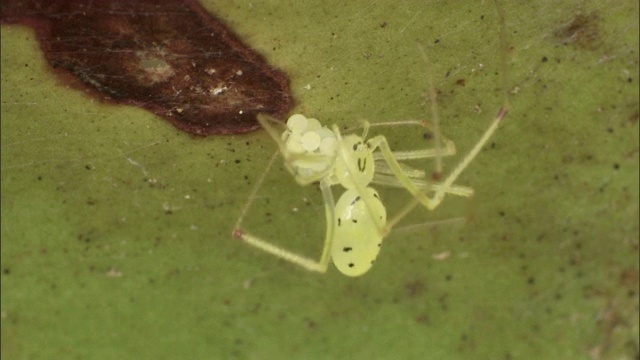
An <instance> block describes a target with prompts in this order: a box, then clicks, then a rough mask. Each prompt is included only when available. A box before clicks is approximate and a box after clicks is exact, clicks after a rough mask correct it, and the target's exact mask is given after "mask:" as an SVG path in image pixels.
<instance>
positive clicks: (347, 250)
mask: <svg viewBox="0 0 640 360" xmlns="http://www.w3.org/2000/svg"><path fill="white" fill-rule="evenodd" d="M351 250H353V248H352V247H348V246H347V247H343V248H342V251H344V252H349V251H351Z"/></svg>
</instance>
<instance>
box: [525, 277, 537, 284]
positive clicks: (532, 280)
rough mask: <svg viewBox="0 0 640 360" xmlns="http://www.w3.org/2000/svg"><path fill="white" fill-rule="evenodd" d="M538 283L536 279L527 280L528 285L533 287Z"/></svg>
mask: <svg viewBox="0 0 640 360" xmlns="http://www.w3.org/2000/svg"><path fill="white" fill-rule="evenodd" d="M535 283H536V279H535V278H534V277H530V278H528V279H527V284H529V285H533V284H535Z"/></svg>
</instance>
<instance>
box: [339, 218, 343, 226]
mask: <svg viewBox="0 0 640 360" xmlns="http://www.w3.org/2000/svg"><path fill="white" fill-rule="evenodd" d="M340 225H342V219H340V218H338V226H340Z"/></svg>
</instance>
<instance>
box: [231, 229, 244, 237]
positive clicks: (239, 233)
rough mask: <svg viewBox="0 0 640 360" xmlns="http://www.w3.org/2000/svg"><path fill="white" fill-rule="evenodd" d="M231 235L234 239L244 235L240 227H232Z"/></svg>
mask: <svg viewBox="0 0 640 360" xmlns="http://www.w3.org/2000/svg"><path fill="white" fill-rule="evenodd" d="M232 235H233V237H234V238H236V239H242V236H243V235H244V231H242V230H241V229H233V233H232Z"/></svg>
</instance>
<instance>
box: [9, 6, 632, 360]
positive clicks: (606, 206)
mask: <svg viewBox="0 0 640 360" xmlns="http://www.w3.org/2000/svg"><path fill="white" fill-rule="evenodd" d="M321 3H322V4H324V5H320V4H321ZM458 3H460V2H453V1H447V2H441V1H440V2H434V1H378V2H373V1H330V2H313V3H306V4H305V3H302V2H299V1H291V2H285V1H268V2H267V1H256V2H248V1H216V2H215V3H213V2H207V3H206V7H207V8H208V9H210V10H211V11H213V12H215V13H217V14H219V15H220V16H222V17H223V18H224V19H225V20H226V21H227V22H228V23H229V25H231V26H232V27H233V28H234V29H236V30H237V31H238V33H239V34H241V35H242V37H243V38H245V39H246V41H247V42H248V43H249V44H251V46H252V47H254V48H256V49H257V50H259V51H260V52H262V53H263V54H265V55H266V56H267V57H268V58H269V61H270V62H271V63H273V64H275V65H277V66H278V67H280V68H281V69H283V70H284V71H286V72H287V73H288V74H289V75H290V77H291V79H292V89H293V92H294V94H295V96H296V98H297V100H298V107H297V108H296V110H297V111H299V112H303V113H305V114H308V115H310V116H314V117H317V118H319V119H321V120H322V121H324V122H326V123H328V124H330V123H338V124H340V125H344V126H351V125H355V124H357V120H358V119H363V118H367V119H369V120H371V121H388V120H399V119H410V118H421V119H422V118H430V117H431V115H430V113H429V104H428V103H426V102H425V101H424V99H423V94H424V93H425V92H426V91H427V89H428V85H427V81H426V77H425V75H426V66H425V63H424V62H423V61H422V59H421V57H420V56H419V54H418V51H417V47H416V43H421V44H423V45H424V46H425V47H426V50H427V52H428V53H429V56H430V57H431V60H432V62H433V64H434V67H435V72H436V79H435V81H436V87H437V89H438V91H439V93H440V97H439V104H440V110H441V113H442V127H443V132H444V133H445V134H446V135H447V136H448V137H449V138H451V139H453V140H454V141H455V142H456V144H457V146H458V149H459V151H460V152H461V153H464V152H465V151H466V150H468V149H469V148H470V147H471V146H472V145H473V144H474V142H475V141H476V140H477V139H478V137H479V136H480V134H481V132H482V131H483V129H484V128H485V127H486V126H487V124H488V123H489V121H490V120H491V118H492V117H493V116H494V114H495V113H496V111H497V110H498V108H499V107H500V103H501V97H500V89H501V82H500V76H501V74H502V73H503V70H504V69H502V68H501V65H500V63H499V62H498V59H499V55H500V51H499V50H498V49H499V47H498V44H499V43H498V33H499V27H498V21H497V18H496V16H495V8H494V5H493V3H492V2H490V1H484V2H481V1H473V2H471V1H468V2H466V3H467V5H458ZM503 7H504V12H505V16H506V20H507V26H508V38H509V42H510V44H511V46H512V50H511V51H510V55H511V58H510V63H509V67H510V70H511V73H510V78H509V89H510V90H512V94H511V102H512V111H511V113H510V115H509V117H508V120H507V121H506V122H505V123H504V125H503V126H502V127H501V128H500V129H499V131H498V133H497V134H496V135H495V138H494V139H493V140H492V142H493V146H491V147H490V148H488V149H486V150H485V151H483V152H482V154H481V156H480V157H479V158H478V159H477V161H475V162H474V163H473V164H472V166H471V167H470V168H469V171H467V172H466V173H465V174H464V175H463V177H462V178H461V180H460V183H462V184H465V185H470V186H473V187H474V189H476V191H477V195H476V197H475V198H474V199H473V200H471V201H467V200H460V199H451V200H450V201H448V202H447V204H446V205H444V206H443V207H441V208H439V209H437V211H436V212H434V213H427V212H426V211H419V212H416V213H415V214H414V216H413V217H412V218H411V219H409V221H407V223H415V222H418V223H425V222H428V221H432V220H436V219H447V218H452V217H460V216H462V217H464V218H465V219H466V220H467V221H465V222H463V223H460V222H456V223H455V224H450V225H440V226H429V225H425V226H422V227H419V228H405V229H404V230H402V231H397V232H394V233H392V234H391V236H390V237H389V238H388V241H387V242H386V243H385V244H384V247H383V250H382V253H381V256H380V258H379V259H378V261H377V263H376V266H375V267H374V268H373V269H372V270H371V272H370V273H368V274H366V275H365V276H363V277H361V278H357V279H353V278H347V277H344V276H342V275H341V274H339V273H338V272H337V271H336V270H335V269H334V268H330V269H329V271H328V273H327V274H324V275H320V274H313V273H308V272H305V271H304V270H301V269H299V268H296V267H295V266H293V265H291V264H288V263H285V262H283V261H280V260H277V259H274V258H273V257H270V256H268V255H265V254H263V253H260V252H259V251H257V250H255V249H253V248H251V247H248V246H247V245H244V244H242V243H240V242H237V241H234V240H233V239H232V238H231V236H230V233H231V228H232V226H233V223H234V222H235V219H236V218H237V216H238V213H239V211H240V209H241V207H242V205H243V204H244V203H245V201H246V197H247V196H248V194H249V191H250V189H251V185H252V184H253V183H254V181H255V179H256V178H257V177H258V176H259V175H260V174H261V173H262V171H263V169H264V166H265V165H266V159H267V158H268V157H269V156H270V154H271V153H272V151H273V150H274V149H275V148H274V146H273V144H272V141H271V140H270V139H269V138H268V137H267V136H266V134H265V133H264V132H257V133H254V134H250V135H243V136H227V137H218V138H208V139H194V138H192V137H190V136H188V135H186V134H184V133H180V132H178V131H177V130H176V129H175V128H174V127H173V126H171V125H170V124H168V123H167V122H166V121H164V120H162V119H159V118H157V117H155V116H154V115H152V114H151V113H149V112H146V111H143V110H141V109H137V108H133V107H127V106H110V105H105V104H100V103H98V102H96V101H94V100H92V99H90V98H88V97H86V96H84V95H82V94H81V93H80V92H79V91H76V90H72V89H65V88H63V87H61V86H60V85H59V83H58V82H57V80H56V78H55V77H54V76H52V75H51V73H49V72H48V71H47V65H46V63H45V62H44V60H43V56H42V53H41V52H40V50H39V46H38V44H37V42H36V40H35V38H34V33H33V31H32V30H31V29H28V28H25V27H20V26H3V27H2V49H1V50H2V313H1V314H2V356H3V359H285V358H288V359H637V358H638V335H639V334H638V231H639V230H638V216H639V213H638V143H639V141H638V81H639V80H640V79H639V77H638V75H639V74H638V50H639V46H638V2H637V1H595V0H591V1H579V2H578V1H574V2H571V1H562V2H559V1H536V2H530V1H515V2H514V1H509V2H507V3H506V4H504V5H503ZM576 17H578V18H582V19H587V20H589V24H591V25H589V26H588V27H587V28H586V29H584V28H580V29H582V31H583V32H582V33H580V34H582V35H581V36H578V37H576V38H571V37H570V36H569V35H568V34H567V33H562V29H563V28H568V27H569V28H570V27H571V26H570V24H571V23H572V21H573V20H574V19H576ZM385 23H386V26H382V24H385ZM572 31H573V30H572ZM572 31H570V32H572ZM580 34H578V35H580ZM436 39H438V40H439V42H438V43H435V40H436ZM543 57H546V58H547V59H548V61H547V62H542V58H543ZM481 64H482V65H481ZM446 74H448V75H449V76H448V77H447V76H445V75H446ZM459 79H465V85H464V86H461V85H456V81H457V80H459ZM384 133H385V134H388V135H389V138H390V141H391V143H392V145H393V146H394V147H396V148H406V149H409V148H416V147H420V146H422V147H424V146H425V144H426V143H425V142H424V141H423V140H422V138H421V136H420V135H421V134H420V133H417V132H416V131H414V129H400V128H395V129H387V130H385V131H384ZM411 135H413V136H411ZM457 159H459V157H456V158H455V159H447V162H446V164H449V167H448V169H450V168H451V166H450V165H451V164H454V163H455V161H456V160H457ZM237 160H238V161H239V162H238V163H237V162H236V161H237ZM271 175H273V176H270V177H269V183H268V184H267V186H266V187H265V188H264V189H263V191H261V193H260V196H261V197H260V201H259V202H258V203H257V204H256V208H255V211H252V212H251V213H250V219H249V220H248V224H247V226H249V227H250V229H251V230H252V231H254V232H256V233H259V234H264V236H265V237H269V238H270V239H273V240H274V241H277V242H278V243H279V244H280V245H282V246H286V247H289V248H293V249H297V250H299V251H300V252H302V253H305V254H308V255H309V256H316V255H319V251H320V248H321V246H322V244H321V241H322V240H321V239H322V231H323V226H324V219H323V216H322V212H321V203H320V198H319V194H318V192H317V191H316V190H315V189H313V188H311V189H307V190H304V189H301V188H300V189H299V188H298V187H295V185H294V184H293V183H292V182H291V180H290V179H289V176H288V174H287V173H286V172H284V171H283V170H282V169H281V168H280V167H278V169H276V170H275V171H274V172H273V173H272V174H271ZM245 177H246V179H245ZM274 186H275V187H274ZM298 191H299V192H298ZM382 194H383V196H384V199H385V203H386V204H387V205H388V207H389V209H390V210H389V211H393V210H394V209H397V208H398V206H400V205H402V204H404V203H405V202H406V201H408V197H407V196H406V194H405V193H404V192H383V193H382ZM303 198H307V199H308V200H309V204H310V206H305V202H304V201H303ZM267 200H270V205H267V204H266V203H265V202H266V201H267ZM294 208H297V209H298V211H297V212H296V211H294ZM265 212H271V213H272V215H271V216H269V217H267V216H265ZM447 251H448V252H450V256H449V257H448V258H446V259H444V260H438V259H436V258H435V257H434V256H435V255H437V254H442V253H444V252H447Z"/></svg>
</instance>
